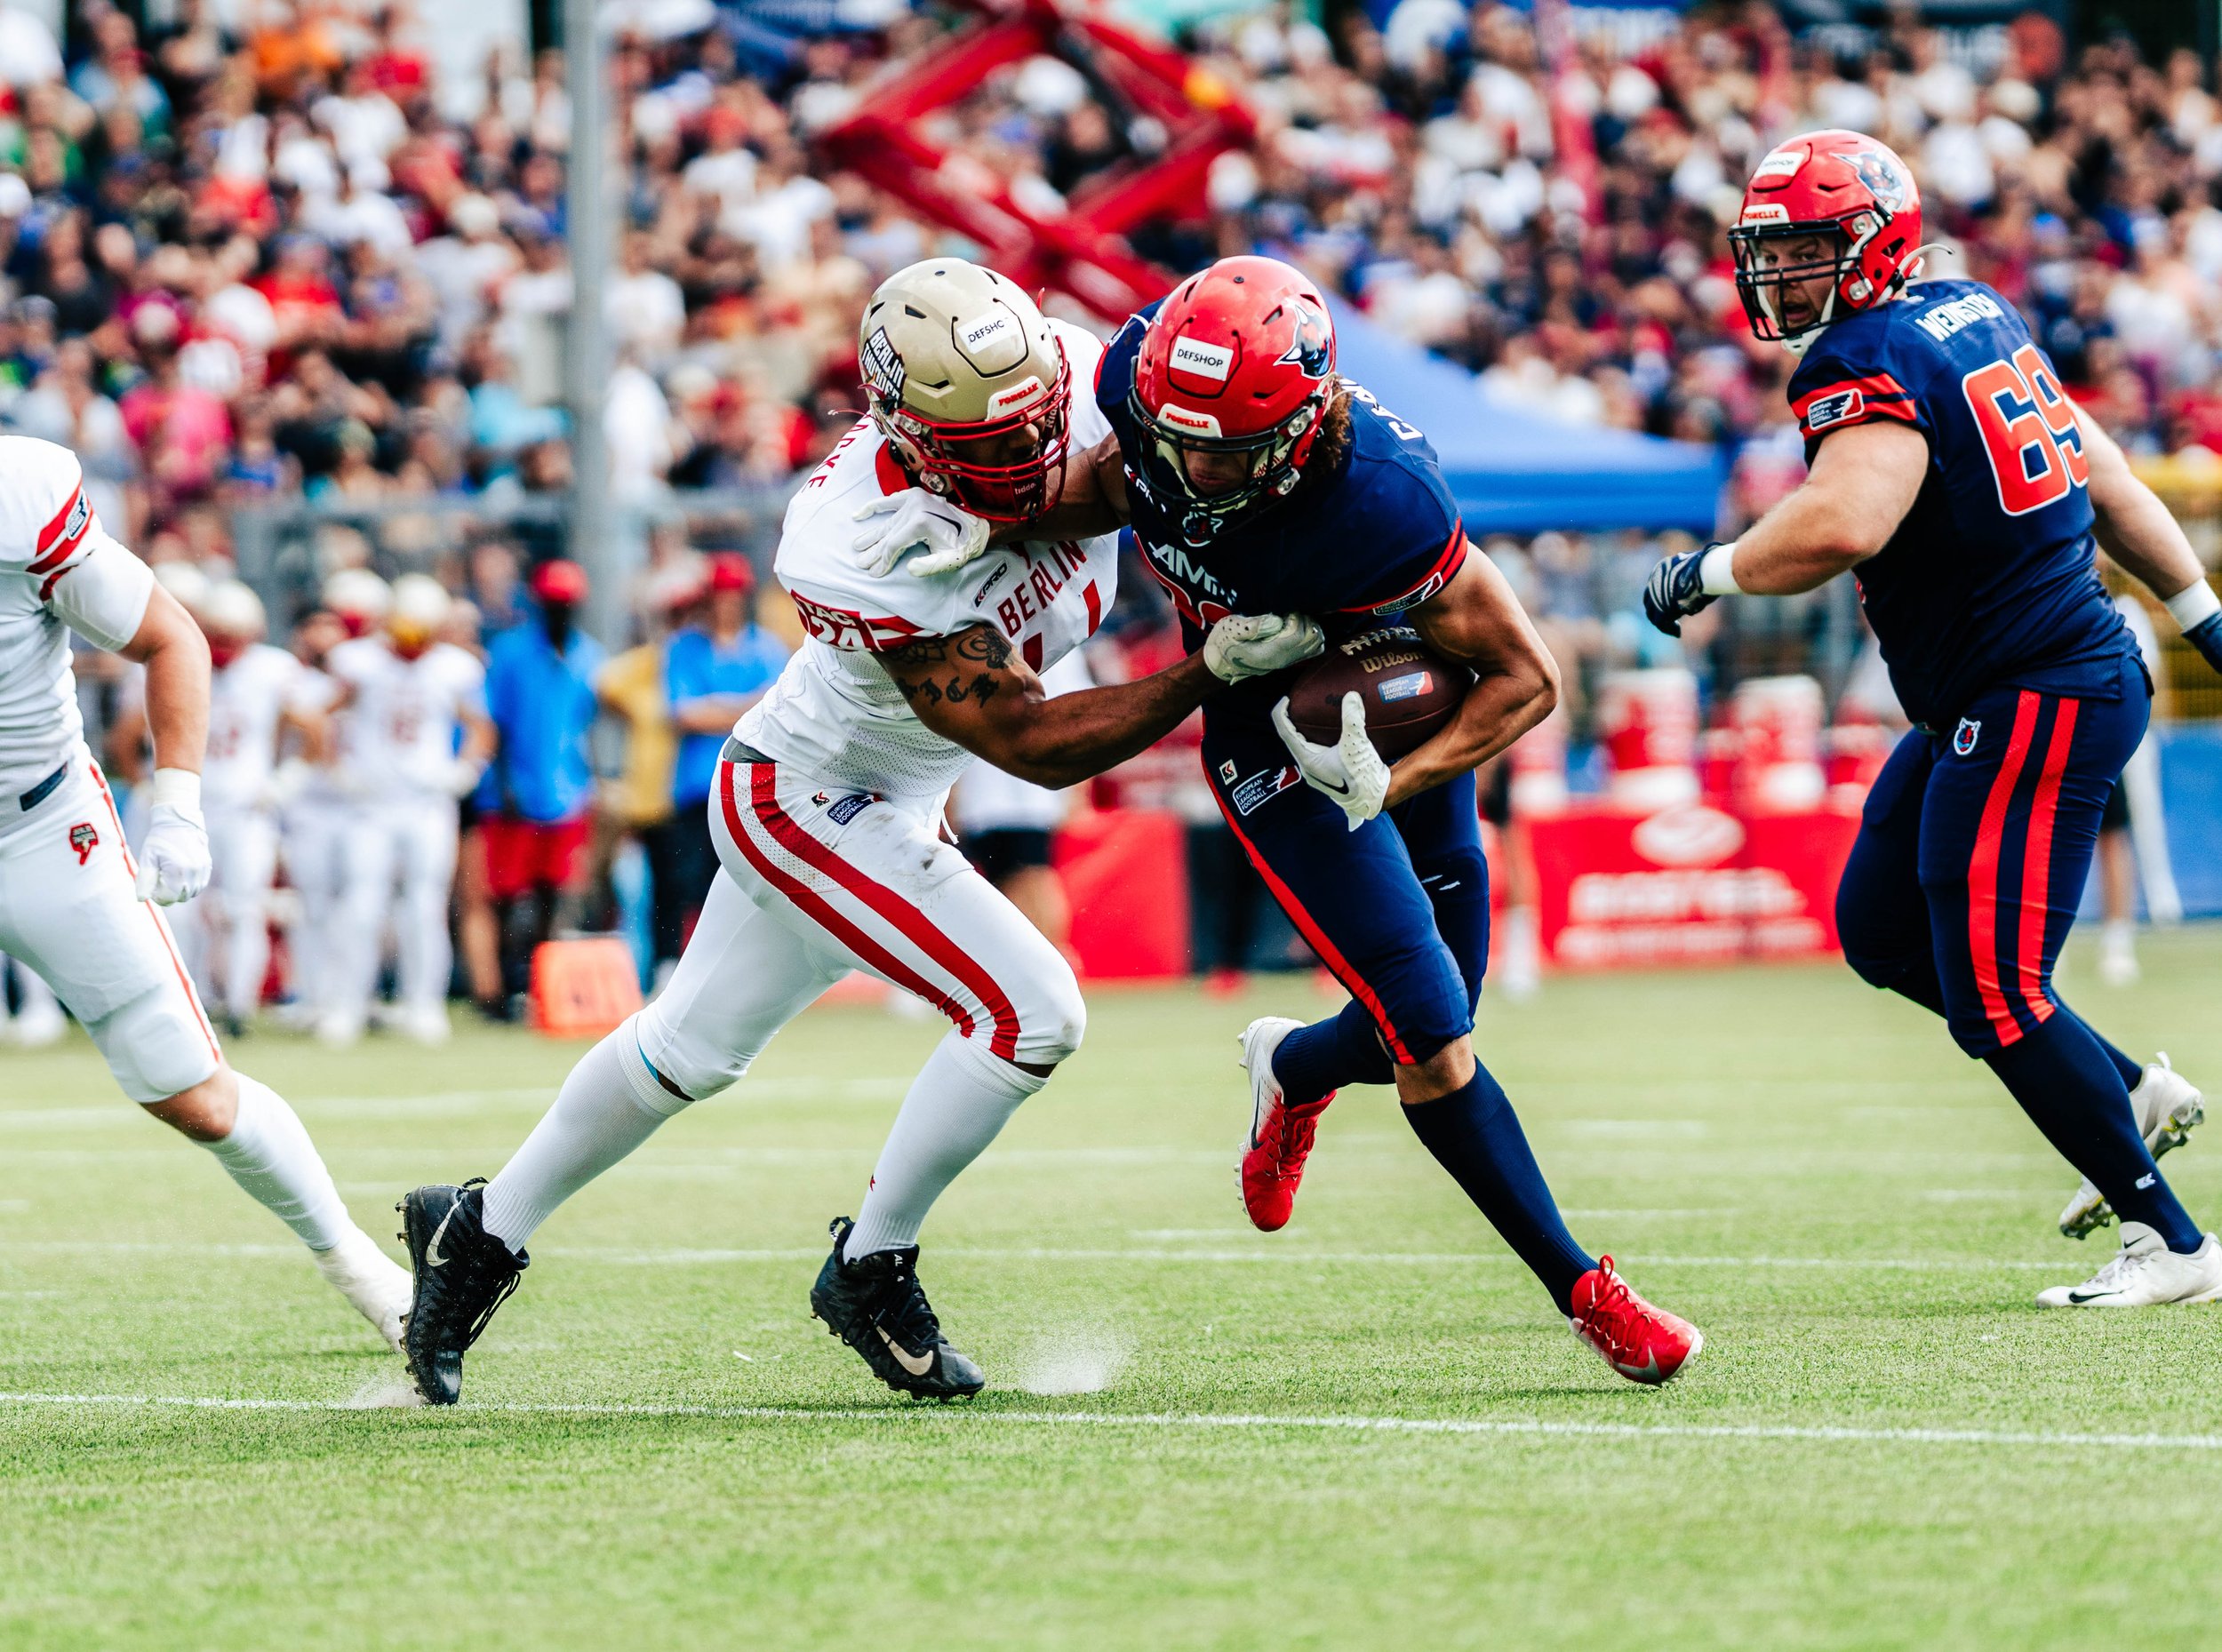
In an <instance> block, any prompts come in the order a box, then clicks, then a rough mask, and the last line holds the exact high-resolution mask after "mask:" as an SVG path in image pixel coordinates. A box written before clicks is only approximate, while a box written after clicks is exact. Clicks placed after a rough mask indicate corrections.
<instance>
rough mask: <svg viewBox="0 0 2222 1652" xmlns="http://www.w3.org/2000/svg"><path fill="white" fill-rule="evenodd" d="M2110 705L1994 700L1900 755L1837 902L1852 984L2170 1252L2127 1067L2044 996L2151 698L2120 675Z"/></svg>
mask: <svg viewBox="0 0 2222 1652" xmlns="http://www.w3.org/2000/svg"><path fill="white" fill-rule="evenodd" d="M2120 686H2121V690H2122V691H2121V695H2120V698H2116V699H2111V700H2106V699H2073V698H2066V697H2064V696H2060V695H2055V694H2043V693H2039V692H2037V691H2036V690H2029V689H2001V690H1993V691H1991V692H1989V693H1987V694H1985V695H1982V696H1980V697H1979V698H1978V699H1977V700H1976V701H1975V703H1974V704H1973V705H1971V706H1969V708H1968V712H1967V715H1966V717H1965V718H1963V719H1962V721H1961V722H1960V723H1959V724H1958V726H1957V728H1956V729H1954V730H1953V731H1952V732H1950V733H1947V734H1935V735H1931V734H1927V733H1923V732H1922V731H1921V730H1914V732H1912V733H1909V734H1908V735H1906V738H1904V739H1902V740H1900V741H1899V742H1898V747H1897V749H1896V750H1895V751H1893V752H1892V753H1891V754H1890V761H1889V762H1887V763H1885V764H1884V765H1883V769H1882V774H1881V775H1880V776H1879V777H1878V778H1877V779H1876V781H1875V784H1874V790H1873V791H1871V792H1870V793H1869V794H1868V795H1867V802H1866V810H1865V812H1864V813H1863V815H1862V816H1861V819H1860V827H1859V835H1858V841H1857V842H1855V843H1854V844H1853V846H1852V851H1851V857H1850V860H1849V861H1848V862H1847V863H1846V865H1845V867H1844V875H1843V882H1842V884H1841V885H1840V887H1839V888H1838V890H1837V895H1836V924H1837V930H1838V933H1839V935H1840V936H1841V937H1842V942H1843V948H1844V956H1845V959H1846V961H1847V962H1850V965H1851V967H1852V968H1853V970H1857V971H1858V974H1859V976H1860V977H1861V978H1862V979H1864V980H1866V981H1867V982H1869V983H1870V984H1872V985H1874V986H1882V987H1889V988H1890V989H1891V990H1893V991H1895V992H1898V993H1899V994H1903V995H1904V996H1905V997H1907V998H1909V999H1911V1000H1913V1001H1914V1002H1915V1003H1918V1004H1921V1005H1922V1006H1923V1007H1924V1008H1926V1009H1929V1010H1934V1011H1935V1012H1937V1013H1938V1014H1939V1015H1942V1016H1943V1017H1944V1018H1945V1021H1946V1025H1947V1026H1949V1027H1950V1029H1951V1032H1952V1036H1953V1039H1954V1041H1955V1042H1957V1043H1958V1044H1959V1046H1960V1048H1961V1049H1963V1050H1965V1051H1966V1052H1967V1053H1968V1054H1969V1055H1970V1056H1974V1057H1979V1058H1982V1059H1984V1060H1986V1061H1987V1062H1988V1063H1989V1065H1991V1067H1992V1068H1993V1070H1994V1071H1995V1072H1996V1073H1998V1075H1999V1077H2000V1079H2001V1080H2002V1081H2004V1083H2005V1084H2006V1086H2007V1088H2008V1089H2010V1090H2011V1091H2012V1092H2013V1094H2014V1098H2015V1099H2016V1100H2017V1101H2018V1102H2019V1103H2020V1104H2021V1105H2022V1108H2023V1110H2024V1111H2025V1112H2026V1113H2028V1114H2029V1116H2030V1118H2031V1120H2032V1121H2034V1123H2035V1124H2036V1125H2037V1127H2038V1129H2041V1130H2042V1131H2043V1132H2044V1134H2045V1136H2046V1137H2047V1138H2048V1139H2049V1140H2050V1141H2051V1142H2052V1144H2053V1145H2054V1146H2055V1147H2056V1148H2058V1150H2059V1152H2060V1153H2061V1154H2062V1156H2063V1157H2065V1158H2066V1160H2067V1161H2069V1162H2070V1163H2071V1164H2073V1165H2074V1166H2075V1168H2076V1169H2078V1170H2080V1171H2082V1173H2083V1174H2084V1175H2085V1176H2088V1177H2090V1179H2091V1181H2092V1182H2093V1184H2094V1185H2097V1186H2098V1189H2099V1191H2100V1192H2101V1193H2105V1194H2106V1197H2107V1199H2108V1200H2109V1201H2111V1202H2112V1203H2113V1204H2114V1210H2115V1212H2116V1214H2117V1215H2119V1216H2121V1217H2122V1218H2123V1219H2124V1220H2125V1221H2145V1222H2146V1223H2148V1225H2153V1226H2155V1227H2158V1228H2160V1229H2161V1231H2162V1233H2163V1235H2164V1236H2168V1237H2169V1238H2170V1244H2171V1245H2177V1244H2178V1241H2180V1240H2181V1239H2182V1238H2183V1237H2184V1236H2185V1233H2186V1231H2188V1233H2190V1234H2192V1235H2194V1239H2193V1243H2194V1245H2195V1243H2196V1239H2195V1234H2196V1233H2197V1230H2196V1228H2195V1227H2190V1226H2189V1218H2188V1217H2183V1216H2182V1214H2181V1207H2180V1206H2178V1205H2177V1204H2176V1201H2175V1199H2174V1196H2173V1195H2172V1194H2170V1193H2169V1192H2168V1190H2167V1187H2166V1185H2165V1184H2164V1183H2162V1181H2161V1180H2160V1179H2159V1173H2158V1172H2157V1171H2156V1170H2155V1169H2154V1166H2153V1160H2152V1155H2151V1154H2150V1153H2147V1152H2146V1148H2145V1145H2144V1143H2143V1141H2142V1140H2141V1139H2140V1138H2139V1137H2138V1128H2137V1121H2136V1118H2135V1116H2134V1113H2133V1112H2132V1110H2131V1108H2130V1101H2129V1087H2128V1082H2127V1081H2126V1080H2127V1077H2128V1074H2127V1073H2125V1071H2124V1069H2125V1068H2126V1069H2128V1070H2129V1072H2134V1071H2135V1065H2136V1064H2135V1063H2133V1062H2130V1060H2129V1059H2128V1058H2127V1057H2122V1055H2121V1054H2120V1052H2119V1051H2116V1050H2114V1049H2113V1048H2112V1047H2111V1046H2109V1045H2107V1044H2106V1043H2105V1041H2103V1040H2101V1039H2099V1038H2098V1035H2097V1034H2096V1033H2092V1032H2091V1031H2090V1028H2089V1027H2087V1026H2084V1025H2083V1023H2082V1021H2081V1020H2080V1019H2079V1018H2077V1017H2076V1016H2075V1014H2074V1011H2073V1010H2069V1009H2068V1008H2067V1007H2066V1005H2065V1004H2063V1003H2062V1002H2060V998H2059V994H2058V993H2057V992H2056V991H2055V990H2054V988H2053V985H2052V970H2053V965H2054V964H2055V962H2057V961H2058V957H2059V952H2060V946H2061V944H2062V943H2063V942H2064V941H2065V940H2066V938H2067V931H2068V927H2069V925H2070V924H2071V923H2073V922H2074V917H2075V907H2076V905H2077V903H2078V902H2079V901H2080V900H2081V898H2082V890H2083V882H2084V879H2085V878H2086V876H2087V875H2088V874H2089V873H2090V861H2091V855H2092V852H2093V850H2094V849H2095V847H2096V845H2097V843H2098V822H2099V818H2100V816H2101V815H2102V814H2103V813H2104V812H2105V810H2106V799H2107V797H2108V795H2109V794H2111V793H2112V792H2113V790H2114V780H2115V778H2116V777H2117V776H2118V775H2119V774H2120V773H2121V772H2122V764H2123V763H2125V762H2128V761H2129V757H2130V753H2131V752H2133V751H2135V750H2136V749H2137V745H2138V740H2140V739H2141V738H2144V734H2145V725H2146V718H2147V716H2148V714H2149V712H2150V706H2151V690H2149V689H2148V688H2147V686H2146V682H2145V680H2144V675H2143V671H2142V668H2141V667H2140V666H2138V665H2137V664H2136V663H2135V662H2133V661H2130V660H2127V659H2125V660H2123V661H2122V665H2121V682H2120Z"/></svg>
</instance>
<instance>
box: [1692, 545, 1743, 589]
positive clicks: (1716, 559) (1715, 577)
mask: <svg viewBox="0 0 2222 1652" xmlns="http://www.w3.org/2000/svg"><path fill="white" fill-rule="evenodd" d="M1698 588H1699V589H1700V590H1702V591H1704V593H1705V594H1706V595H1707V596H1736V595H1740V594H1741V593H1742V592H1743V589H1744V587H1742V586H1740V585H1738V584H1737V583H1736V541H1735V540H1733V539H1730V541H1729V542H1728V543H1727V544H1726V545H1716V546H1714V547H1713V548H1712V549H1711V550H1709V551H1707V552H1706V554H1705V560H1704V561H1703V562H1700V563H1698Z"/></svg>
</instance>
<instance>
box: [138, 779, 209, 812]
mask: <svg viewBox="0 0 2222 1652" xmlns="http://www.w3.org/2000/svg"><path fill="white" fill-rule="evenodd" d="M147 795H148V797H149V798H151V799H152V800H153V802H154V803H155V805H156V807H157V808H159V807H160V806H161V805H163V804H164V803H167V804H169V805H170V806H171V807H172V809H177V810H183V811H184V812H185V813H187V814H189V815H197V814H198V813H200V812H201V777H200V776H199V775H197V774H196V773H194V772H193V770H190V769H157V770H155V778H154V780H153V781H152V783H151V784H150V785H149V786H148V791H147Z"/></svg>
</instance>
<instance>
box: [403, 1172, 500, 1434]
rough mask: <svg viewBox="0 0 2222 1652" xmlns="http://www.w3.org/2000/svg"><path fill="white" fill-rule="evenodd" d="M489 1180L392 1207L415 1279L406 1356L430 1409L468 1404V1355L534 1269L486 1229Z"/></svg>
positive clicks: (427, 1191)
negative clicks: (521, 1277) (465, 1396)
mask: <svg viewBox="0 0 2222 1652" xmlns="http://www.w3.org/2000/svg"><path fill="white" fill-rule="evenodd" d="M485 1186H486V1178H485V1177H473V1178H472V1179H471V1180H469V1181H468V1182H465V1183H464V1184H463V1185H461V1186H460V1187H446V1186H442V1185H433V1186H430V1187H420V1188H418V1189H417V1190H416V1191H415V1192H414V1193H411V1194H410V1195H409V1196H408V1197H407V1198H405V1199H404V1200H403V1201H401V1202H400V1203H399V1204H397V1205H396V1206H395V1207H394V1209H396V1210H398V1211H400V1212H401V1217H402V1231H401V1241H402V1243H404V1245H407V1246H408V1247H409V1267H410V1271H411V1272H412V1273H413V1274H414V1275H415V1281H414V1288H413V1290H412V1295H411V1297H410V1299H409V1317H408V1318H407V1319H406V1320H404V1321H403V1323H402V1336H401V1342H402V1353H403V1355H404V1357H405V1358H406V1359H407V1360H408V1361H409V1375H410V1376H411V1377H412V1378H413V1379H414V1380H415V1382H416V1385H417V1393H419V1394H420V1395H422V1396H423V1399H424V1402H425V1403H426V1404H427V1405H453V1404H454V1403H455V1402H456V1401H458V1400H460V1399H461V1398H462V1397H463V1354H464V1352H465V1351H466V1350H467V1349H468V1348H469V1346H470V1345H471V1344H473V1343H475V1342H476V1341H477V1340H478V1337H479V1333H480V1332H482V1331H484V1329H486V1321H489V1320H491V1319H492V1318H493V1316H494V1310H495V1309H496V1308H498V1307H500V1305H502V1304H503V1303H504V1302H507V1301H508V1299H509V1293H510V1292H511V1291H513V1290H515V1289H516V1288H517V1276H518V1275H519V1274H521V1273H524V1270H525V1268H526V1267H527V1266H528V1265H530V1264H531V1262H532V1258H531V1257H528V1256H527V1255H525V1253H524V1251H522V1250H519V1251H512V1250H511V1249H509V1247H508V1246H507V1245H505V1244H503V1243H502V1242H501V1241H500V1240H499V1239H496V1238H495V1237H494V1236H493V1235H492V1233H488V1232H487V1231H486V1229H485V1226H484V1216H485V1203H486V1195H485V1192H484V1189H485Z"/></svg>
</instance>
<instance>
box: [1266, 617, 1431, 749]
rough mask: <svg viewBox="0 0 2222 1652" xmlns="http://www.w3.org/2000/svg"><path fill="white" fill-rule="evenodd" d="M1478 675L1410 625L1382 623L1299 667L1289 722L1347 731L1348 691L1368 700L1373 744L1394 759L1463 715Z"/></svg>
mask: <svg viewBox="0 0 2222 1652" xmlns="http://www.w3.org/2000/svg"><path fill="white" fill-rule="evenodd" d="M1473 681H1474V674H1473V672H1472V671H1470V670H1468V669H1467V667H1466V666H1462V665H1459V663H1458V662H1457V661H1455V660H1450V659H1445V658H1443V656H1442V655H1440V654H1438V653H1436V652H1435V650H1433V649H1431V648H1429V647H1428V646H1427V644H1426V643H1425V642H1421V641H1420V640H1419V632H1417V631H1415V630H1413V629H1412V628H1411V626H1376V627H1375V628H1374V629H1372V630H1371V631H1361V632H1360V633H1359V634H1357V635H1355V636H1354V637H1351V638H1350V639H1348V640H1347V642H1339V643H1335V644H1332V645H1331V646H1330V647H1329V649H1328V650H1327V651H1326V652H1325V653H1324V654H1322V655H1321V656H1320V657H1319V658H1317V659H1315V660H1314V661H1312V662H1311V664H1309V665H1307V666H1304V667H1302V668H1301V669H1300V670H1299V672H1298V674H1297V678H1296V686H1295V687H1294V688H1292V689H1291V690H1289V721H1290V722H1292V723H1294V724H1295V725H1296V731H1297V732H1298V733H1299V734H1301V735H1302V736H1303V737H1304V738H1306V739H1307V740H1315V741H1317V742H1318V743H1319V744H1320V745H1322V746H1332V745H1333V744H1334V743H1335V742H1336V741H1337V740H1339V739H1340V738H1342V697H1343V696H1344V695H1345V694H1349V693H1354V692H1355V694H1357V695H1358V696H1359V697H1360V698H1362V699H1363V702H1364V705H1365V729H1366V734H1367V736H1368V737H1369V738H1371V740H1372V741H1373V747H1374V749H1375V750H1376V751H1378V752H1379V753H1380V754H1381V755H1382V756H1384V757H1386V758H1387V759H1389V760H1390V761H1391V762H1395V760H1396V759H1397V758H1399V757H1402V756H1403V754H1405V753H1406V752H1409V751H1411V749H1412V747H1414V746H1418V745H1419V744H1421V743H1422V742H1423V741H1425V740H1426V739H1427V737H1428V736H1429V735H1431V734H1433V733H1434V732H1435V730H1437V729H1440V728H1441V727H1443V724H1444V723H1446V722H1450V721H1451V718H1452V717H1453V716H1455V715H1456V714H1458V709H1459V701H1461V700H1463V699H1464V698H1466V690H1467V685H1468V684H1470V683H1471V682H1473Z"/></svg>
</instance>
